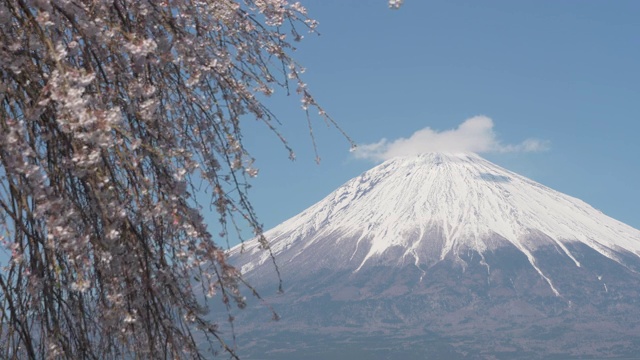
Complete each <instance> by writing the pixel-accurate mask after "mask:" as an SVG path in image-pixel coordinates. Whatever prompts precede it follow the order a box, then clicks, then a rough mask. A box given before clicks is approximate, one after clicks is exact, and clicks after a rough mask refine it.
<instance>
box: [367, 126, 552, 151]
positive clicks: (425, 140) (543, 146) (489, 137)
mask: <svg viewBox="0 0 640 360" xmlns="http://www.w3.org/2000/svg"><path fill="white" fill-rule="evenodd" d="M548 149H549V142H548V141H544V140H538V139H527V140H525V141H523V142H521V143H519V144H502V143H501V142H500V140H498V139H497V137H496V133H495V132H494V131H493V120H491V119H490V118H488V117H486V116H474V117H472V118H470V119H467V120H465V121H464V122H463V123H462V124H460V125H459V126H458V127H457V128H455V129H451V130H445V131H437V130H433V129H431V128H429V127H426V128H424V129H421V130H418V131H416V132H415V133H413V135H411V136H410V137H409V138H399V139H396V140H392V141H389V140H387V139H382V140H380V141H378V142H376V143H372V144H364V145H359V146H358V147H357V149H356V150H355V151H354V156H355V157H356V158H359V159H369V160H374V161H382V160H388V159H391V158H394V157H397V156H410V155H418V154H422V153H427V152H474V153H491V152H533V151H545V150H548Z"/></svg>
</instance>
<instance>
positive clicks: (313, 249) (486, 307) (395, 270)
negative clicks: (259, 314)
mask: <svg viewBox="0 0 640 360" xmlns="http://www.w3.org/2000/svg"><path fill="white" fill-rule="evenodd" d="M265 236H266V238H267V240H268V241H269V242H270V244H271V251H272V252H273V254H274V255H275V258H276V262H277V264H278V266H279V268H280V272H281V274H282V278H283V280H284V284H285V290H286V294H285V295H284V296H280V297H275V298H273V299H272V300H270V301H272V302H273V303H274V304H280V303H281V304H282V305H283V306H284V307H285V310H284V311H283V322H285V323H286V322H287V321H289V322H290V323H288V324H289V325H287V326H288V328H291V329H298V330H299V332H298V334H300V333H305V334H310V336H311V334H315V337H313V338H316V339H317V338H318V337H317V335H318V334H320V333H322V331H326V332H327V333H326V334H325V335H327V336H329V335H330V334H333V333H332V332H331V331H329V330H328V329H334V330H335V332H337V333H340V332H341V331H345V333H347V334H351V335H353V334H355V333H361V331H360V330H362V331H364V332H365V333H367V334H371V333H376V332H382V333H384V332H385V331H387V330H389V329H395V330H394V331H395V332H394V333H393V334H394V336H393V338H394V339H396V340H395V342H394V341H391V343H393V344H395V345H389V346H391V347H394V346H396V345H397V346H400V345H398V344H400V343H402V341H405V342H406V341H409V342H414V343H415V346H416V348H419V349H422V348H423V346H422V345H424V344H422V342H421V340H420V339H421V337H420V336H421V335H420V334H422V335H424V336H426V335H425V334H430V335H429V336H427V337H429V338H431V337H433V336H437V337H445V338H446V340H444V341H441V344H440V345H443V344H446V346H445V347H444V348H440V350H439V351H444V353H446V354H449V355H448V356H453V355H452V354H457V355H460V354H464V353H468V352H469V351H484V352H485V353H487V354H489V353H491V351H493V350H495V349H502V348H505V349H507V350H504V349H503V350H499V351H498V350H495V351H497V352H496V354H503V353H505V351H506V353H507V354H508V353H509V351H510V350H508V349H510V348H513V349H516V350H517V349H519V350H521V351H524V353H526V354H529V355H531V354H533V355H536V356H538V355H540V354H542V355H541V356H545V357H546V356H547V355H549V354H551V353H550V352H545V351H552V350H553V351H559V352H561V353H562V351H565V352H564V353H563V354H564V355H567V356H570V355H576V356H583V355H603V354H606V350H603V349H609V348H610V347H611V346H613V345H614V344H617V345H616V346H618V347H619V348H620V349H623V350H624V351H627V350H628V349H640V340H639V339H640V297H639V296H640V275H639V273H638V271H639V270H640V231H639V230H637V229H634V228H632V227H630V226H628V225H625V224H623V223H621V222H619V221H617V220H615V219H612V218H610V217H608V216H606V215H605V214H603V213H602V212H600V211H598V210H596V209H594V208H593V207H591V206H590V205H588V204H586V203H585V202H583V201H581V200H579V199H576V198H573V197H571V196H568V195H565V194H562V193H559V192H557V191H554V190H552V189H550V188H548V187H546V186H543V185H541V184H539V183H536V182H535V181H532V180H530V179H527V178H525V177H523V176H520V175H518V174H515V173H513V172H510V171H508V170H505V169H503V168H501V167H499V166H497V165H495V164H493V163H491V162H489V161H487V160H484V159H483V158H481V157H479V156H478V155H475V154H443V153H431V154H424V155H421V156H417V157H406V158H396V159H392V160H389V161H387V162H385V163H383V164H381V165H379V166H377V167H375V168H373V169H371V170H369V171H367V172H365V173H363V174H362V175H360V176H358V177H356V178H354V179H352V180H350V181H348V182H347V183H346V184H344V185H343V186H341V187H340V188H338V189H337V190H335V191H334V192H332V193H331V194H329V195H328V196H327V197H325V198H324V199H323V200H321V201H320V202H318V203H316V204H315V205H313V206H311V207H310V208H308V209H306V210H305V211H303V212H302V213H301V214H299V215H297V216H295V217H293V218H291V219H289V220H287V221H285V222H284V223H282V224H280V225H279V226H277V227H275V228H274V229H272V230H270V231H268V232H266V233H265ZM230 257H231V259H232V261H233V262H234V263H235V264H236V265H237V266H238V267H239V268H240V269H241V271H242V273H243V274H245V276H246V277H247V279H248V280H249V281H250V282H251V283H253V284H254V285H257V286H258V287H264V286H267V288H268V284H271V283H273V282H274V281H276V280H277V276H276V275H275V271H274V269H273V264H272V262H271V259H270V256H269V254H268V253H267V252H265V251H263V250H261V249H260V247H259V245H258V243H257V242H256V241H250V242H247V243H245V244H244V245H242V246H238V247H236V248H234V249H232V250H231V251H230ZM376 309H378V310H376ZM276 310H278V309H276ZM323 311H324V313H323ZM336 312H337V313H340V314H342V315H341V316H336ZM501 324H502V328H503V331H502V332H499V331H498V330H497V329H498V328H500V326H499V325H501ZM596 325H598V326H600V327H603V326H604V328H606V329H607V330H606V331H605V332H604V333H602V334H600V332H601V330H593V329H592V327H594V326H596ZM532 326H533V327H532ZM545 327H551V328H553V329H556V330H553V331H555V332H559V333H558V334H556V335H553V336H551V335H549V334H548V333H547V331H546V329H547V328H545ZM558 327H560V329H564V330H557V329H558ZM323 329H324V330H323ZM336 329H342V330H336ZM354 329H360V330H358V331H356V330H354ZM363 329H364V330H363ZM536 329H537V330H536ZM484 330H486V331H490V330H491V331H493V335H492V339H494V346H489V345H487V344H488V343H487V342H486V339H485V340H482V339H484V337H483V336H481V333H482V331H484ZM587 330H589V331H587ZM496 331H498V332H497V333H496ZM536 331H537V333H541V334H542V338H540V336H538V335H540V334H538V335H535V334H537V333H536ZM553 331H552V332H553ZM530 332H533V333H534V335H531V334H529V333H530ZM399 334H403V335H402V336H400V335H399ZM517 334H521V335H522V336H524V334H529V335H527V336H526V337H525V338H522V339H520V338H518V337H517ZM554 334H555V333H554ZM634 334H637V336H635V335H634ZM600 335H601V336H600ZM614 335H615V339H617V340H614V338H613V336H614ZM536 336H537V337H536ZM594 336H595V337H596V338H597V341H596V343H595V345H594V343H593V341H594V340H593V337H594ZM329 337H330V336H329ZM546 337H550V338H549V339H547V340H544V339H545V338H546ZM356 338H357V339H364V338H366V339H370V337H367V336H364V337H357V336H356ZM401 339H404V340H402V341H401ZM452 339H455V341H454V340H452ZM465 339H466V340H465ZM585 339H590V340H589V341H591V344H592V345H590V348H589V349H590V350H585V349H584V348H578V344H582V343H583V342H584V341H587V340H585ZM358 341H359V340H358ZM398 341H400V342H398ZM425 341H426V340H425ZM456 341H458V343H459V345H458V347H456V345H454V344H455V343H456ZM496 341H497V342H498V343H496ZM356 343H357V341H356ZM440 345H439V346H440ZM299 346H300V345H299ZM443 346H444V345H443ZM537 346H542V347H543V348H544V349H547V350H544V351H542V350H540V349H538V350H540V351H542V352H540V351H537V350H536V349H537V348H536V347H537ZM399 348H402V346H400V347H399ZM427 348H428V347H425V349H427ZM492 349H493V350H492ZM495 351H494V352H495ZM532 351H533V352H532ZM536 351H537V352H536ZM624 351H623V352H624ZM634 351H635V350H634ZM396 353H397V352H396ZM444 353H443V354H444ZM491 354H493V353H491ZM298 355H300V354H298ZM369 355H370V354H369ZM457 355H456V356H457ZM494 355H495V354H494ZM494 355H491V356H494ZM512 355H513V354H512ZM327 356H329V355H327ZM331 356H333V355H331ZM407 356H409V357H410V358H411V357H412V355H407ZM456 356H453V357H456ZM465 356H466V355H465Z"/></svg>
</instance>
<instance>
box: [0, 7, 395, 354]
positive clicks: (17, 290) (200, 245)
mask: <svg viewBox="0 0 640 360" xmlns="http://www.w3.org/2000/svg"><path fill="white" fill-rule="evenodd" d="M394 3H397V2H394ZM390 5H391V3H390ZM316 26H317V22H316V21H314V20H312V19H310V18H308V17H307V15H306V10H305V8H304V7H303V6H302V5H301V4H300V3H297V2H296V3H290V2H288V1H286V0H208V1H200V0H162V1H145V0H142V1H140V0H109V1H106V0H84V1H77V0H0V77H1V78H2V81H1V82H0V102H1V105H0V164H1V165H0V240H1V241H2V242H3V244H4V246H5V248H6V249H8V250H9V256H10V261H9V263H8V264H6V266H5V267H4V268H3V270H1V271H0V342H2V343H4V344H7V345H6V346H4V347H2V350H3V351H4V353H3V354H0V357H7V358H15V357H17V358H23V357H24V358H46V357H51V358H56V357H58V356H62V357H66V358H111V357H118V358H127V357H131V358H140V357H141V358H165V357H183V356H187V357H198V356H199V355H198V354H199V351H200V350H201V349H199V348H198V347H197V346H196V342H195V340H194V337H193V336H192V332H193V331H196V330H197V331H202V332H204V333H205V334H206V336H207V337H208V338H210V339H213V340H214V342H216V344H218V345H217V346H219V347H221V348H222V349H223V350H225V351H229V352H231V353H232V354H233V349H232V345H228V344H226V343H225V341H224V339H222V337H220V335H219V332H218V330H217V327H216V324H212V323H210V322H209V321H208V320H207V318H206V311H207V309H206V308H204V307H203V305H202V304H203V301H202V299H200V298H198V297H197V295H196V294H197V293H198V292H196V291H195V290H194V288H195V287H196V286H197V287H199V288H203V289H205V291H204V292H203V293H204V294H205V296H218V297H220V299H221V300H222V302H223V303H224V304H225V306H227V308H228V309H230V308H231V307H232V306H234V304H235V305H237V306H239V307H243V306H244V304H245V299H244V297H243V295H242V294H241V291H240V286H239V285H240V284H241V283H242V281H241V277H240V274H239V273H238V272H237V271H236V269H235V268H233V267H232V266H230V265H229V264H228V263H227V261H226V255H225V247H224V246H221V245H219V244H225V243H227V244H228V241H229V239H228V237H229V236H231V235H230V234H232V233H233V232H234V229H237V228H238V227H240V226H241V225H238V221H244V222H245V223H246V224H248V225H249V226H250V227H251V228H252V229H253V230H254V233H255V235H256V236H259V237H260V236H261V233H262V228H261V226H260V224H259V222H258V221H257V219H256V217H255V214H254V212H253V209H252V207H251V205H250V203H249V200H248V198H247V186H248V185H247V178H248V177H253V176H256V175H257V173H258V170H257V169H256V168H254V166H253V163H254V159H253V158H252V157H251V156H250V154H248V152H247V151H246V150H245V147H244V144H243V142H242V124H243V122H244V121H247V119H254V120H255V119H257V120H259V121H261V122H263V123H264V124H265V125H266V128H265V129H267V130H268V131H270V132H272V133H274V134H275V135H276V136H278V137H279V138H280V139H281V140H282V142H283V144H284V146H285V147H286V148H287V149H288V150H289V152H290V157H291V158H293V157H294V153H293V151H292V150H291V149H290V148H289V147H288V145H287V143H286V141H285V140H284V138H283V137H282V136H281V135H280V134H279V133H278V131H277V126H276V125H277V121H276V120H277V119H276V118H275V116H274V114H272V113H271V112H270V111H269V109H268V108H267V107H266V106H265V104H264V103H263V102H261V101H260V100H259V97H258V94H260V95H264V96H270V95H271V94H272V93H274V91H276V89H283V88H284V89H289V88H290V87H291V88H295V89H296V91H297V92H298V94H299V95H300V99H301V101H302V106H303V108H304V109H305V110H306V111H307V116H308V114H309V112H308V111H309V109H310V108H315V110H317V112H318V113H319V114H320V116H321V117H323V118H325V120H327V121H328V122H329V123H331V124H334V125H335V123H334V122H333V120H332V119H330V118H329V117H328V116H327V115H326V113H325V112H324V110H323V109H322V108H320V107H319V105H318V104H317V102H316V101H315V99H314V98H313V96H312V95H311V94H310V93H309V91H308V90H307V87H306V84H305V83H304V82H303V81H302V78H301V74H302V72H303V69H302V67H301V66H300V65H299V64H297V63H296V62H295V61H294V60H293V59H292V58H291V52H292V51H293V48H292V45H291V44H292V42H293V41H299V40H300V39H302V38H303V35H302V34H303V33H305V32H309V31H311V32H313V31H314V30H315V27H316ZM203 194H207V195H208V196H209V197H208V198H206V199H203V197H202V195H203ZM207 208H212V209H214V211H216V212H217V214H218V217H219V224H217V229H218V230H219V231H217V233H216V235H215V236H214V235H212V231H211V230H210V227H209V226H210V225H215V224H205V222H204V220H203V215H202V214H203V211H204V210H205V209H207ZM263 242H264V245H265V246H264V247H265V249H266V251H269V250H268V245H267V243H266V241H263Z"/></svg>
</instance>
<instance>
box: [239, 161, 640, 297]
mask: <svg viewBox="0 0 640 360" xmlns="http://www.w3.org/2000/svg"><path fill="white" fill-rule="evenodd" d="M433 229H439V230H440V232H441V233H442V234H443V237H444V243H443V244H442V245H438V246H439V248H438V251H439V257H440V259H444V257H445V256H447V255H450V254H453V255H457V253H458V251H460V250H461V249H473V250H476V251H478V252H479V253H480V254H482V253H484V252H485V251H487V250H490V249H493V248H495V247H496V246H498V245H496V242H495V241H489V240H490V239H495V238H500V239H503V240H504V241H508V242H510V243H512V244H513V245H514V246H515V247H517V248H518V249H519V250H520V251H522V252H523V253H524V254H525V255H526V256H527V258H528V259H529V262H530V263H531V265H532V266H533V267H534V268H535V269H536V271H538V273H539V274H540V275H541V276H542V277H543V278H544V279H545V280H546V281H547V282H548V283H549V285H550V286H551V288H552V289H553V291H554V292H555V293H556V294H557V291H556V289H555V288H554V287H553V284H552V283H551V281H550V280H549V279H548V278H547V277H546V276H545V275H544V274H543V273H542V271H540V269H539V268H538V266H537V265H536V260H535V258H534V256H533V251H534V250H535V249H536V248H538V247H540V246H542V245H549V244H552V245H555V246H557V247H558V248H560V249H562V251H563V252H564V253H565V254H566V255H567V256H568V257H569V258H571V260H572V261H573V262H574V263H575V265H576V266H581V264H580V262H579V261H578V260H577V259H576V258H575V257H574V256H573V255H572V254H571V253H570V251H569V250H568V248H567V246H566V245H565V244H567V243H569V242H581V243H584V244H586V245H588V246H589V247H591V248H593V249H595V250H596V251H598V252H600V253H601V254H603V255H605V256H607V257H609V258H611V259H614V260H617V257H616V256H617V255H616V254H617V253H618V252H620V251H621V250H626V251H629V252H631V253H634V254H636V255H639V256H640V231H639V230H637V229H634V228H632V227H630V226H628V225H625V224H623V223H621V222H619V221H617V220H614V219H612V218H610V217H608V216H606V215H604V214H603V213H602V212H600V211H598V210H596V209H594V208H593V207H591V206H589V205H588V204H586V203H585V202H583V201H581V200H579V199H576V198H573V197H571V196H568V195H565V194H562V193H559V192H557V191H555V190H552V189H550V188H548V187H545V186H543V185H541V184H539V183H536V182H535V181H532V180H529V179H527V178H525V177H522V176H520V175H517V174H515V173H513V172H510V171H508V170H505V169H503V168H501V167H499V166H497V165H495V164H493V163H491V162H489V161H486V160H484V159H482V158H481V157H479V156H477V155H475V154H442V153H431V154H424V155H420V156H417V157H406V158H396V159H392V160H389V161H387V162H385V163H383V164H381V165H379V166H377V167H375V168H373V169H371V170H369V171H367V172H365V173H363V174H362V175H360V176H358V177H356V178H354V179H352V180H350V181H349V182H347V183H346V184H345V185H343V186H341V187H340V188H338V189H337V190H336V191H334V192H333V193H331V194H329V195H328V196H327V197H325V198H324V199H323V200H322V201H320V202H318V203H317V204H315V205H313V206H311V207H310V208H308V209H307V210H305V211H304V212H302V213H301V214H299V215H297V216H295V217H293V218H291V219H289V220H287V221H285V222H284V223H282V224H280V225H279V226H277V227H276V228H274V229H272V230H270V231H268V232H267V233H266V234H265V235H266V237H267V239H268V240H269V241H270V242H271V244H272V250H273V252H274V253H275V254H276V255H277V254H278V253H280V252H283V251H285V250H286V249H288V248H289V247H290V246H291V245H292V244H293V243H294V242H299V241H303V242H304V247H305V248H308V247H310V246H312V245H313V244H314V243H315V242H316V241H335V242H336V251H339V249H340V241H341V240H342V241H346V240H343V239H357V243H358V244H357V246H358V247H360V248H364V249H368V253H367V255H366V256H365V258H364V260H361V262H360V263H358V264H357V265H356V266H354V268H356V269H360V268H361V267H362V266H363V265H364V264H365V263H366V262H367V261H368V260H369V259H371V258H372V257H375V256H377V255H380V254H382V253H384V252H385V251H386V250H388V249H389V248H390V247H392V246H400V247H402V248H403V249H405V256H411V257H413V258H415V264H416V266H418V267H419V264H420V263H421V262H422V260H421V257H422V256H424V255H425V254H423V253H420V252H419V251H417V249H421V248H422V249H424V248H425V246H424V245H425V244H423V243H422V242H425V241H429V237H428V236H425V234H428V233H430V231H432V230H433ZM244 248H245V250H247V251H249V252H250V253H257V252H258V251H259V250H258V246H257V243H256V242H248V243H246V244H245V245H244ZM239 251H240V247H236V248H234V249H232V253H237V252H239ZM259 256H260V260H259V261H257V262H256V261H254V262H252V263H250V264H246V265H244V266H243V268H242V271H243V272H247V271H249V270H251V269H252V268H253V267H254V266H256V265H258V264H259V263H263V262H264V261H266V260H267V258H268V255H267V254H260V255H259Z"/></svg>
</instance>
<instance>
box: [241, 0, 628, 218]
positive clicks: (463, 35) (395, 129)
mask: <svg viewBox="0 0 640 360" xmlns="http://www.w3.org/2000/svg"><path fill="white" fill-rule="evenodd" d="M303 4H304V5H305V6H306V7H307V8H308V10H309V13H310V16H311V17H313V18H315V19H316V20H318V21H319V22H320V26H319V29H318V30H319V32H320V34H321V35H320V36H315V35H313V34H308V35H307V36H306V38H305V39H304V41H303V42H302V43H300V44H298V50H297V52H296V53H297V56H296V57H297V59H298V60H299V62H300V63H301V64H302V65H304V66H305V67H306V68H307V73H306V80H307V82H308V83H309V89H310V90H311V91H312V92H313V93H314V94H315V96H316V98H317V100H318V101H319V102H320V103H321V104H322V105H323V106H324V108H325V109H326V110H327V112H328V113H329V114H330V115H331V116H332V117H333V118H334V119H335V120H336V121H338V122H339V123H340V125H341V126H342V127H343V128H344V129H345V131H346V132H347V133H348V134H349V135H350V136H351V137H352V138H353V139H354V141H355V142H356V143H358V144H373V143H376V142H379V141H380V140H381V139H383V138H386V139H387V141H389V142H392V141H394V140H396V139H399V138H409V137H410V136H411V135H412V134H414V133H415V132H416V131H418V130H421V129H424V128H426V127H429V128H431V129H432V130H433V132H434V133H437V132H438V131H446V130H450V129H456V128H457V127H458V126H460V125H461V124H462V123H463V122H464V121H465V120H467V119H469V118H471V117H474V116H477V115H483V116H486V117H488V118H490V119H491V120H492V124H493V127H492V128H491V129H490V130H491V134H492V135H493V136H495V139H494V140H495V142H496V143H499V144H500V145H501V146H508V145H514V147H517V146H516V145H518V144H522V142H523V141H525V140H527V139H537V140H538V141H540V142H542V143H544V144H545V146H544V147H546V148H547V150H546V151H538V152H524V151H516V152H506V153H505V152H495V151H494V152H484V153H481V155H482V156H483V157H485V158H487V159H488V160H490V161H493V162H495V163H497V164H498V165H501V166H503V167H505V168H507V169H509V170H512V171H515V172H517V173H520V174H522V175H524V176H527V177H529V178H531V179H533V180H536V181H538V182H540V183H542V184H544V185H547V186H549V187H551V188H554V189H556V190H558V191H561V192H564V193H566V194H569V195H572V196H575V197H578V198H580V199H582V200H584V201H586V202H587V203H589V204H591V205H592V206H594V207H596V208H598V209H600V210H601V211H603V212H604V213H605V214H607V215H609V216H612V217H614V218H616V219H618V220H620V221H623V222H625V223H627V224H629V225H631V226H634V227H636V228H640V141H638V136H639V133H640V121H639V120H640V119H639V114H640V68H639V66H640V21H638V16H640V1H620V0H618V1H589V0H581V1H577V0H575V1H572V0H565V1H557V0H553V1H552V0H549V1H547V0H535V1H511V0H504V1H482V2H480V1H471V0H470V1H424V0H406V1H405V4H404V5H403V7H402V8H401V9H400V10H397V11H392V10H389V9H388V8H387V6H386V2H385V1H384V0H379V1H373V0H367V1H360V0H349V1H345V0H340V1H338V0H322V1H319V0H315V1H303ZM270 104H271V107H272V108H273V110H274V111H275V112H276V114H277V115H279V117H280V119H281V121H282V123H283V125H282V126H281V127H280V130H281V131H282V133H283V134H284V135H285V137H286V138H287V139H288V140H289V142H290V143H291V145H292V146H293V148H294V150H295V151H296V154H297V160H296V161H295V162H291V161H289V160H288V158H287V152H286V151H285V149H284V148H283V147H282V146H281V145H280V144H279V143H278V140H277V139H276V138H275V137H274V136H271V135H270V134H268V133H267V131H266V130H265V128H264V126H259V124H257V123H255V122H254V121H252V120H251V119H248V120H247V122H246V124H245V142H246V144H247V147H248V148H249V150H250V151H252V153H253V155H254V156H255V157H256V166H257V167H258V168H260V174H259V176H258V177H257V178H256V179H255V181H254V182H253V184H254V186H253V188H252V189H251V193H250V194H251V196H252V199H253V204H254V206H255V208H256V210H257V212H258V216H259V218H260V220H261V221H262V222H263V223H264V225H265V227H266V228H271V227H273V226H275V225H277V224H278V223H280V222H282V221H284V220H286V219H287V218H289V217H291V216H293V215H296V214H297V213H299V212H300V211H302V210H304V209H305V208H306V207H308V206H310V205H312V204H313V203H315V202H317V201H319V200H320V199H322V198H323V197H324V196H325V195H327V194H328V193H330V192H331V191H332V190H334V189H335V188H336V187H338V186H339V185H341V184H343V183H344V182H346V181H347V180H349V179H350V178H352V177H354V176H357V175H358V174H360V173H362V172H363V171H365V170H367V169H369V168H371V167H373V166H374V165H375V164H376V162H375V161H371V160H367V159H356V158H355V157H354V156H353V154H351V153H350V152H349V151H348V150H349V144H348V142H347V141H345V140H344V139H343V138H342V137H341V135H340V134H339V133H338V132H337V131H335V130H334V129H331V128H327V126H325V125H324V123H323V122H322V120H321V119H319V118H317V119H316V121H315V128H314V131H315V136H316V141H317V144H318V150H319V153H320V157H321V158H322V161H321V163H320V165H317V164H316V163H315V162H314V157H315V155H314V154H313V150H312V146H311V141H310V139H309V136H308V130H307V128H306V119H305V117H304V113H302V112H301V111H300V106H299V101H298V99H297V98H295V96H291V97H285V96H275V97H274V98H273V99H272V100H270Z"/></svg>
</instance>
